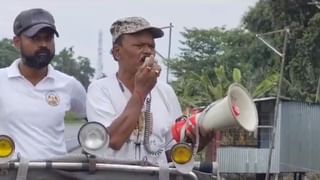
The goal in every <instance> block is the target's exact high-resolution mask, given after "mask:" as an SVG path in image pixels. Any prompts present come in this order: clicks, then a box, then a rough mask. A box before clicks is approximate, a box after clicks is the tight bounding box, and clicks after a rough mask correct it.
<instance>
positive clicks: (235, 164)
mask: <svg viewBox="0 0 320 180" xmlns="http://www.w3.org/2000/svg"><path fill="white" fill-rule="evenodd" d="M272 101H273V100H272ZM259 103H260V105H264V104H265V105H267V106H268V108H269V109H270V111H273V107H269V104H270V102H269V101H268V102H266V101H262V102H259ZM281 106H282V105H281V103H280V106H279V108H280V109H281ZM279 112H281V111H279ZM271 113H273V112H271ZM280 117H281V116H278V127H277V131H278V132H277V133H276V137H275V148H274V149H273V152H272V163H271V169H270V172H271V173H278V172H279V171H280V169H279V167H280V164H279V162H280V160H279V159H280V158H279V152H280V149H279V148H280V146H279V143H280V141H279V139H280V133H279V129H280V122H279V118H280ZM217 156H218V157H217V161H218V163H219V171H220V172H221V173H265V172H267V167H268V158H269V148H250V147H247V148H245V147H221V148H219V149H218V151H217Z"/></svg>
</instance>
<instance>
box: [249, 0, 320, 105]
mask: <svg viewBox="0 0 320 180" xmlns="http://www.w3.org/2000/svg"><path fill="white" fill-rule="evenodd" d="M319 12H320V10H319V9H318V8H316V6H313V5H310V4H308V1H305V0H295V1H292V0H260V1H259V2H258V3H257V4H256V6H255V7H254V8H252V9H251V10H250V11H249V12H248V13H247V14H246V15H245V16H244V18H243V27H244V28H246V29H248V30H249V31H251V32H254V33H264V32H271V31H275V30H278V29H283V28H284V27H288V28H289V29H290V36H289V41H288V48H287V51H286V53H287V56H286V66H285V83H284V86H283V89H282V95H284V96H288V97H290V98H293V99H298V100H306V101H314V99H315V98H314V97H315V93H316V88H317V81H318V78H319V75H320V69H319V65H320V64H319V60H318V59H319V58H320V32H319V25H320V13H319ZM280 37H281V36H279V35H274V36H271V37H270V39H269V40H270V42H272V43H273V45H274V46H275V47H277V48H278V49H281V47H282V39H281V38H280ZM265 58H266V59H269V58H270V56H265Z"/></svg>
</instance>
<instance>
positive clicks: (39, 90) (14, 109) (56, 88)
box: [0, 59, 86, 160]
mask: <svg viewBox="0 0 320 180" xmlns="http://www.w3.org/2000/svg"><path fill="white" fill-rule="evenodd" d="M20 61H21V60H20V59H17V60H15V61H14V62H13V63H12V64H11V65H10V66H9V67H7V68H2V69H0V127H1V128H0V134H7V135H9V136H11V137H12V138H13V140H14V142H15V146H16V151H15V154H17V153H20V155H21V156H23V157H25V158H28V159H30V160H39V159H50V158H52V157H57V156H61V155H65V154H66V144H65V139H64V116H65V113H66V111H69V110H70V111H73V112H75V113H76V114H78V115H79V116H80V117H85V101H86V92H85V89H84V87H83V86H82V85H81V83H80V82H79V81H77V80H76V79H75V78H73V77H71V76H69V75H66V74H64V73H61V72H59V71H56V70H54V68H53V67H52V66H51V65H49V66H48V73H47V76H46V77H44V78H43V79H42V80H41V81H40V82H39V83H38V84H36V85H35V86H34V85H33V84H32V83H31V82H29V81H28V80H27V79H26V78H24V77H23V75H21V73H20V71H19V68H18V64H19V62H20Z"/></svg>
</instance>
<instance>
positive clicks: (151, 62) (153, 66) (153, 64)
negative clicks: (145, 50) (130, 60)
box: [142, 55, 161, 76]
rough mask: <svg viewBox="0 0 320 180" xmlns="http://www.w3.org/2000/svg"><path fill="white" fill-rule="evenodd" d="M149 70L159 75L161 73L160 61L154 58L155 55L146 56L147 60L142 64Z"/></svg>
mask: <svg viewBox="0 0 320 180" xmlns="http://www.w3.org/2000/svg"><path fill="white" fill-rule="evenodd" d="M142 66H143V67H144V68H146V69H147V71H149V72H151V73H155V74H156V75H157V76H159V75H160V72H161V67H160V65H159V64H158V61H157V60H156V59H155V58H154V55H151V56H149V57H146V58H145V61H144V63H143V65H142Z"/></svg>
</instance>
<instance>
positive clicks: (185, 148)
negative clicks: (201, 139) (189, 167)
mask: <svg viewBox="0 0 320 180" xmlns="http://www.w3.org/2000/svg"><path fill="white" fill-rule="evenodd" d="M192 156H193V154H192V147H191V146H190V145H188V144H185V143H179V144H176V145H174V146H173V147H172V150H171V158H172V160H173V161H174V162H175V163H177V164H186V163H188V162H189V161H190V160H191V158H192Z"/></svg>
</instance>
